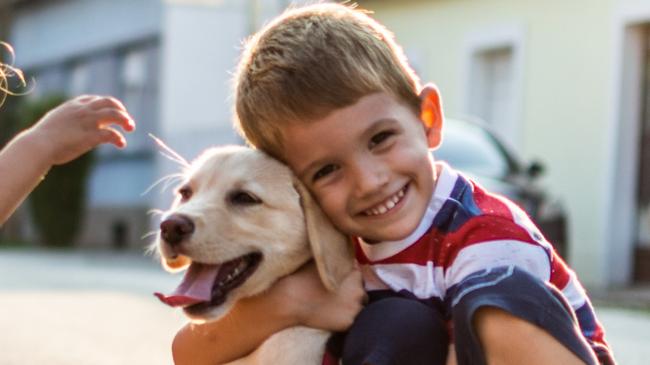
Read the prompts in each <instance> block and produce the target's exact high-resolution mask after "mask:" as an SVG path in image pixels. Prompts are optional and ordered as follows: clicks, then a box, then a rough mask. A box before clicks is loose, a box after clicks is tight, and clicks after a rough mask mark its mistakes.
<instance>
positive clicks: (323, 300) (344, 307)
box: [277, 262, 366, 331]
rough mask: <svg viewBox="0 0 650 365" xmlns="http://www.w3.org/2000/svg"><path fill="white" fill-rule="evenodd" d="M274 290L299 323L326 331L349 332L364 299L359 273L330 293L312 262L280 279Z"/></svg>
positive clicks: (364, 294) (356, 272)
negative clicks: (282, 296)
mask: <svg viewBox="0 0 650 365" xmlns="http://www.w3.org/2000/svg"><path fill="white" fill-rule="evenodd" d="M277 287H278V289H279V290H278V291H279V292H281V293H282V295H284V296H285V297H284V303H286V304H288V305H290V306H291V307H290V309H289V310H290V311H292V313H291V315H292V316H293V318H295V319H296V320H297V321H298V323H299V324H301V325H304V326H308V327H314V328H320V329H324V330H329V331H344V330H346V329H348V327H350V326H351V325H352V322H353V321H354V318H355V317H356V315H357V314H358V313H359V311H361V308H362V306H363V302H364V301H365V299H366V293H365V291H364V289H363V283H362V280H361V273H360V272H359V271H358V270H354V271H352V272H351V273H350V274H348V276H347V277H346V278H345V279H344V280H343V282H342V283H341V285H340V286H339V288H338V290H336V291H335V292H330V291H328V290H327V289H325V287H324V286H323V284H322V282H321V280H320V277H319V276H318V270H317V269H316V265H315V264H314V263H313V262H312V263H309V264H307V265H305V266H304V267H303V268H301V269H300V270H298V271H297V272H296V273H294V274H292V275H290V276H287V277H286V278H283V279H282V280H280V281H279V282H278V283H277Z"/></svg>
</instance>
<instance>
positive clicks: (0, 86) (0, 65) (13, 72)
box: [0, 42, 27, 106]
mask: <svg viewBox="0 0 650 365" xmlns="http://www.w3.org/2000/svg"><path fill="white" fill-rule="evenodd" d="M3 51H4V52H3ZM3 53H6V54H7V55H8V56H9V60H10V62H3V61H2V60H1V59H0V106H2V104H3V103H4V102H5V99H6V98H7V95H17V93H16V92H15V91H13V90H12V86H11V85H10V84H9V79H11V78H15V79H16V80H17V81H18V83H19V87H25V86H27V83H26V81H25V75H24V74H23V72H22V71H21V70H20V69H19V68H16V67H14V66H13V63H14V62H13V61H14V49H13V48H12V47H11V45H9V43H6V42H0V56H1V55H2V54H3Z"/></svg>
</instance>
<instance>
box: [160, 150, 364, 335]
mask: <svg viewBox="0 0 650 365" xmlns="http://www.w3.org/2000/svg"><path fill="white" fill-rule="evenodd" d="M301 197H302V199H301ZM301 202H302V204H301ZM310 244H311V245H310ZM156 245H157V247H158V251H159V253H160V255H161V259H162V262H163V265H164V266H165V267H166V268H167V269H169V270H171V271H175V270H182V269H185V268H187V272H186V274H185V277H184V279H183V282H182V283H181V285H180V286H179V287H178V288H177V289H176V291H175V292H174V293H172V294H171V295H163V294H159V293H157V294H156V295H157V296H158V297H159V298H160V299H161V300H162V301H163V302H165V303H167V304H169V305H173V306H180V307H183V310H184V312H185V314H186V315H187V316H188V317H189V318H190V319H192V320H194V321H197V322H200V321H207V320H215V319H218V318H219V317H221V316H222V315H224V314H225V313H227V311H228V310H229V309H230V308H231V307H232V305H233V303H234V302H235V301H236V300H238V299H239V298H242V297H247V296H252V295H255V294H257V293H260V292H262V291H264V290H266V289H267V288H268V287H269V286H270V285H271V284H272V283H273V282H274V281H275V280H277V279H278V278H280V277H282V276H284V275H287V274H289V273H291V272H293V271H295V270H296V269H297V268H298V267H300V266H301V265H302V264H304V263H305V262H306V261H307V260H308V259H309V258H310V257H311V256H312V252H313V256H314V257H315V258H316V261H317V266H318V268H319V273H320V274H321V277H322V279H323V282H324V283H325V285H326V286H327V287H328V288H333V287H335V286H336V283H337V282H338V280H339V279H340V278H341V277H342V275H344V274H345V273H347V271H349V270H350V268H351V265H352V264H351V263H352V258H351V252H350V246H349V244H348V243H347V241H346V239H345V237H344V236H343V235H341V234H340V233H339V232H337V231H336V230H334V229H333V227H332V226H331V224H330V223H329V221H328V220H327V219H326V218H325V216H324V215H323V214H322V212H321V211H320V209H318V207H317V206H316V205H315V203H314V202H313V201H312V199H311V197H310V196H309V193H308V192H307V191H306V190H305V189H304V188H303V187H302V185H301V184H300V183H299V182H297V180H296V179H295V178H294V176H293V174H292V173H291V171H290V170H289V169H288V168H287V167H286V166H284V165H283V164H281V163H279V162H278V161H276V160H274V159H272V158H270V157H268V156H267V155H265V154H263V153H261V152H259V151H256V150H252V149H249V148H246V147H239V146H230V147H221V148H214V149H210V150H208V151H206V152H205V153H204V154H203V155H202V156H201V157H199V158H198V159H197V160H196V161H194V162H193V163H192V165H191V167H190V169H189V171H188V172H187V174H186V179H185V182H184V183H183V185H182V186H181V187H180V189H179V190H178V195H177V197H176V199H175V200H174V203H173V204H172V207H171V208H170V209H169V210H168V211H167V212H166V214H165V215H164V217H163V221H162V223H161V225H160V231H159V234H158V239H157V243H156Z"/></svg>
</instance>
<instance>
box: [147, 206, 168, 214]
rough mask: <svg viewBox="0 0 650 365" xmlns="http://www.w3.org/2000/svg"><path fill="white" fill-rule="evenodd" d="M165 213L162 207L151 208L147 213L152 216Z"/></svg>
mask: <svg viewBox="0 0 650 365" xmlns="http://www.w3.org/2000/svg"><path fill="white" fill-rule="evenodd" d="M163 214H165V211H164V210H162V209H156V208H153V209H149V210H148V211H147V215H150V216H157V215H163Z"/></svg>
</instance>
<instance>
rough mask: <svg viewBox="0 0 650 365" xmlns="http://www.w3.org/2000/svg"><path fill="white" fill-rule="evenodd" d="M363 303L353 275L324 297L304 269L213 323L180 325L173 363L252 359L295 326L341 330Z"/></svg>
mask: <svg viewBox="0 0 650 365" xmlns="http://www.w3.org/2000/svg"><path fill="white" fill-rule="evenodd" d="M364 297H365V292H364V290H363V287H362V285H361V274H360V273H359V272H358V271H356V270H355V271H353V272H352V273H350V274H349V275H348V276H347V277H346V278H345V280H344V281H343V283H342V284H341V286H340V288H339V289H338V290H337V291H336V292H328V291H327V290H326V289H325V288H324V287H323V285H322V283H321V282H320V279H319V277H318V273H317V270H316V268H315V266H314V264H313V263H312V264H308V265H306V266H305V267H303V268H302V269H300V270H299V271H298V272H296V273H295V274H292V275H290V276H288V277H286V278H283V279H281V280H280V281H278V282H277V283H276V284H275V285H274V286H273V287H272V288H271V289H269V290H268V291H267V292H265V293H263V294H261V295H258V296H256V297H252V298H246V299H243V300H240V301H239V302H237V304H236V305H235V306H234V308H233V309H232V310H231V312H230V313H229V314H228V315H227V316H226V317H224V318H222V319H221V320H219V321H217V322H210V323H206V324H202V325H193V324H187V325H185V326H184V327H183V328H181V330H180V331H179V332H178V333H177V334H176V337H175V338H174V342H173V344H172V353H173V356H174V363H175V364H176V365H190V364H191V365H214V364H223V363H226V362H229V361H233V360H235V359H238V358H241V357H243V356H246V355H248V354H249V353H251V352H252V351H253V350H255V349H256V348H257V347H259V346H260V345H261V344H262V343H263V342H264V341H265V340H266V339H267V338H268V337H270V336H271V335H272V334H273V333H276V332H278V331H281V330H283V329H285V328H288V327H292V326H296V325H306V326H309V327H315V328H322V329H326V330H331V331H342V330H345V329H347V328H348V327H349V326H350V325H351V324H352V321H353V320H354V317H355V316H356V314H357V313H358V312H359V311H360V310H361V306H362V304H361V303H362V301H363V299H364Z"/></svg>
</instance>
